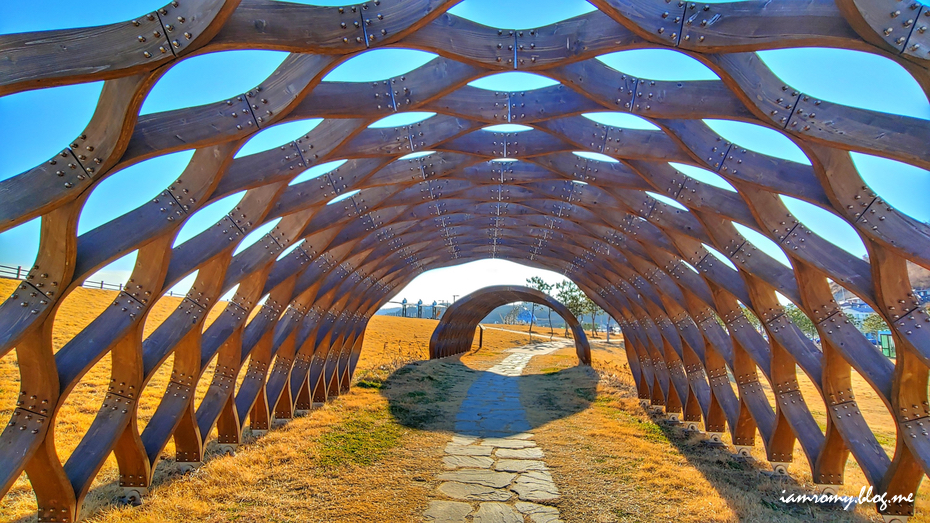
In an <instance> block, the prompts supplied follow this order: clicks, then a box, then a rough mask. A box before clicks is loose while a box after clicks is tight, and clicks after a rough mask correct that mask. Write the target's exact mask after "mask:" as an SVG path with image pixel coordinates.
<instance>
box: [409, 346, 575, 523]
mask: <svg viewBox="0 0 930 523" xmlns="http://www.w3.org/2000/svg"><path fill="white" fill-rule="evenodd" d="M568 345H571V342H568V341H552V342H549V343H542V344H538V345H526V346H524V347H519V348H516V349H510V350H508V351H506V352H509V353H510V354H509V355H508V356H507V357H506V358H504V360H503V361H502V362H500V363H498V364H497V365H495V366H493V367H491V368H490V369H488V371H487V372H484V373H482V375H481V376H480V377H479V378H478V379H476V380H475V382H474V383H473V384H472V385H471V387H470V388H469V389H468V393H467V395H466V397H465V400H464V401H463V402H462V406H461V408H460V410H459V412H458V414H457V415H456V418H455V431H456V435H455V436H453V437H452V441H450V442H449V444H448V445H446V455H445V457H443V466H444V467H445V468H446V472H443V473H441V474H439V475H438V479H439V480H441V481H442V483H441V484H440V485H439V488H438V490H437V493H436V499H434V500H432V501H430V503H429V507H428V508H427V509H426V512H425V513H424V514H423V519H424V521H434V522H446V523H453V522H468V521H471V522H472V523H526V522H530V523H561V521H562V520H560V519H559V510H558V509H557V508H555V507H552V506H547V504H551V503H554V502H555V501H556V500H558V498H559V489H558V488H557V487H556V486H555V482H553V481H552V476H551V475H550V474H549V470H548V468H547V467H546V463H545V461H544V458H545V454H544V453H543V451H542V449H540V448H539V447H537V446H536V442H535V441H533V434H531V433H529V432H528V431H529V430H530V424H529V422H528V421H527V420H526V411H525V410H524V409H523V405H522V404H521V403H520V387H519V385H518V383H517V379H518V378H517V377H518V376H520V375H521V374H522V373H523V368H524V367H526V364H527V363H529V361H530V359H531V358H532V357H533V356H535V355H539V354H549V353H550V352H553V351H556V350H558V349H561V348H563V347H565V346H568Z"/></svg>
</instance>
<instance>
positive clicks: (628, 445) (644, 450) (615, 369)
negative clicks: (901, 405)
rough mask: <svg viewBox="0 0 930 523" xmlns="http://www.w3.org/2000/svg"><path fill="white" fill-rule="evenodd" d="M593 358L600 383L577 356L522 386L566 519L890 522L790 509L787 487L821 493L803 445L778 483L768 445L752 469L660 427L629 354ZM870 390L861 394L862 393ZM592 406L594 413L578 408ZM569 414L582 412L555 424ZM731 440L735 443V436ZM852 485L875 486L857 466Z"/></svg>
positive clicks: (869, 510)
mask: <svg viewBox="0 0 930 523" xmlns="http://www.w3.org/2000/svg"><path fill="white" fill-rule="evenodd" d="M592 352H593V358H594V368H595V369H596V371H597V376H598V378H597V381H596V383H594V382H593V380H592V379H591V378H588V377H586V376H585V374H584V373H583V372H580V369H577V368H576V367H575V364H576V359H575V356H574V352H573V349H572V348H566V349H562V350H559V351H557V352H554V353H552V354H549V355H546V356H538V357H536V358H533V360H531V361H530V363H529V365H528V366H527V368H526V370H525V371H524V372H525V373H542V374H545V375H548V376H550V378H551V379H550V381H549V382H548V383H546V382H540V381H534V380H521V390H522V392H523V402H524V405H526V406H527V415H528V417H529V418H530V422H531V424H534V425H539V426H538V427H536V428H534V429H533V432H534V433H535V434H536V435H537V437H536V440H537V442H538V443H539V444H540V446H541V447H542V448H543V449H545V451H546V454H547V458H546V459H547V462H548V463H549V465H550V467H551V468H552V469H553V473H552V474H553V477H554V479H555V481H556V484H557V485H559V488H560V489H562V494H563V499H562V501H561V503H560V509H561V511H562V518H563V519H564V520H565V521H579V522H582V521H583V522H591V521H599V522H600V521H605V522H606V521H611V522H612V521H666V520H675V521H695V522H703V521H759V522H763V521H764V522H768V521H876V522H877V521H881V518H880V517H879V516H878V514H877V513H876V512H875V510H874V508H873V507H871V506H863V507H859V508H858V509H857V510H856V511H855V513H848V512H845V511H842V510H836V509H831V508H828V509H825V508H824V506H822V505H815V504H798V505H786V504H784V503H781V502H780V501H779V500H778V498H779V497H780V496H782V494H781V490H782V489H786V490H787V491H788V493H791V492H799V493H800V492H806V493H809V492H811V491H812V490H813V480H812V478H811V475H810V472H809V470H810V468H809V466H808V462H807V460H806V458H805V456H804V454H803V452H801V450H800V448H799V447H797V446H796V449H795V453H794V454H795V456H794V462H793V463H792V465H791V466H790V469H789V470H790V474H791V477H792V480H788V481H785V480H781V479H771V478H769V477H768V475H767V474H763V472H769V471H770V470H771V469H770V467H769V465H768V462H767V461H766V459H765V452H764V449H763V447H762V440H761V438H760V437H757V442H758V443H757V445H756V447H755V448H754V449H753V458H754V459H753V460H749V461H747V460H744V459H740V458H737V457H734V456H733V455H732V454H730V452H729V451H727V450H721V449H711V448H706V447H705V446H704V445H702V444H701V443H700V441H699V438H698V437H697V436H696V435H691V436H688V435H685V434H684V433H683V431H681V430H680V429H678V428H672V427H667V426H665V425H664V424H662V423H655V422H654V421H653V420H651V419H650V418H649V416H648V415H647V413H646V412H645V411H644V410H643V409H642V408H641V407H640V406H639V401H638V399H637V397H636V391H635V387H634V386H633V382H632V379H631V378H630V375H629V368H628V367H627V363H626V361H627V360H626V356H625V353H624V352H623V350H622V349H620V348H619V347H604V346H603V345H598V346H594V347H592ZM860 379H861V378H860ZM802 386H806V387H809V389H808V390H807V391H806V394H810V395H811V396H810V397H811V398H812V399H813V398H815V397H817V396H816V391H815V390H814V389H813V385H811V384H810V383H809V382H808V383H807V384H806V385H802ZM862 391H863V389H862V388H861V387H860V388H859V389H857V392H859V393H860V395H862ZM592 399H593V402H591V403H590V406H591V408H587V409H581V410H579V409H578V408H577V404H578V403H579V402H580V403H587V402H589V401H591V400H592ZM772 401H774V398H773V399H772ZM812 404H814V405H820V404H822V402H821V401H819V400H818V401H817V402H816V403H812ZM872 408H873V409H874V405H873V406H872ZM560 410H563V411H577V413H574V414H571V415H569V416H566V417H558V416H553V412H558V411H560ZM863 414H864V416H866V419H867V420H868V421H869V422H870V424H871V425H872V427H873V429H876V428H878V429H879V430H885V431H888V433H890V434H891V438H892V442H893V441H894V428H893V425H891V426H888V425H880V422H881V418H880V417H877V418H870V417H869V416H870V414H875V412H873V411H872V410H871V409H868V410H867V409H864V410H863ZM815 417H816V412H815ZM879 430H877V431H876V432H879ZM724 439H725V441H727V443H730V441H729V437H728V436H725V438H724ZM845 483H846V484H845V486H844V487H843V488H842V489H841V492H840V493H841V494H844V495H858V493H859V489H860V488H861V487H862V486H864V485H868V483H866V481H865V477H864V476H863V474H862V471H861V470H860V468H859V466H858V465H857V464H856V462H855V461H854V460H852V459H850V461H849V463H848V464H847V467H846V482H845ZM928 513H930V499H928V495H927V493H926V492H925V491H921V492H918V495H917V515H916V517H914V518H912V519H911V521H930V518H928V516H927V514H928Z"/></svg>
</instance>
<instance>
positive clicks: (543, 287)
mask: <svg viewBox="0 0 930 523" xmlns="http://www.w3.org/2000/svg"><path fill="white" fill-rule="evenodd" d="M526 284H527V285H528V286H529V287H530V288H533V289H536V290H537V291H539V292H541V293H543V294H549V292H550V291H552V287H553V285H552V284H551V283H548V282H547V281H546V280H544V279H542V278H540V277H539V276H533V277H532V278H527V279H526ZM531 312H532V314H531V315H530V341H531V342H532V341H533V321H534V320H535V319H536V304H535V303H533V310H532V311H531ZM549 339H552V309H551V308H550V309H549Z"/></svg>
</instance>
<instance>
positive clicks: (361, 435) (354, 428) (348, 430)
mask: <svg viewBox="0 0 930 523" xmlns="http://www.w3.org/2000/svg"><path fill="white" fill-rule="evenodd" d="M402 434H403V429H402V428H401V426H400V425H398V424H397V423H396V422H395V421H394V420H393V419H391V416H390V415H389V414H388V412H387V410H386V409H378V410H373V411H368V410H360V411H356V412H353V413H352V414H350V415H349V416H348V417H347V419H346V420H345V421H343V422H341V423H338V424H336V425H334V426H333V427H332V429H330V431H329V432H327V433H325V434H323V436H322V437H320V452H319V460H320V465H322V466H324V467H327V468H335V467H342V466H345V465H348V464H352V465H359V466H363V467H367V466H369V465H371V464H373V463H375V462H376V461H378V460H379V459H381V458H382V457H383V456H384V455H385V454H386V453H387V451H388V450H390V449H392V448H394V447H396V446H397V445H398V444H399V442H400V438H401V435H402Z"/></svg>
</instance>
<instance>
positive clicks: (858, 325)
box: [846, 312, 862, 330]
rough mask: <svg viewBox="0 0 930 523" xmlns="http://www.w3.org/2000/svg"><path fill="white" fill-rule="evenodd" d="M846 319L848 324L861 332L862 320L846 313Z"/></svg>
mask: <svg viewBox="0 0 930 523" xmlns="http://www.w3.org/2000/svg"><path fill="white" fill-rule="evenodd" d="M846 319H847V320H849V323H852V324H853V325H855V326H856V328H857V329H859V330H862V319H860V318H857V317H855V316H853V315H852V314H850V313H848V312H847V313H846Z"/></svg>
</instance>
